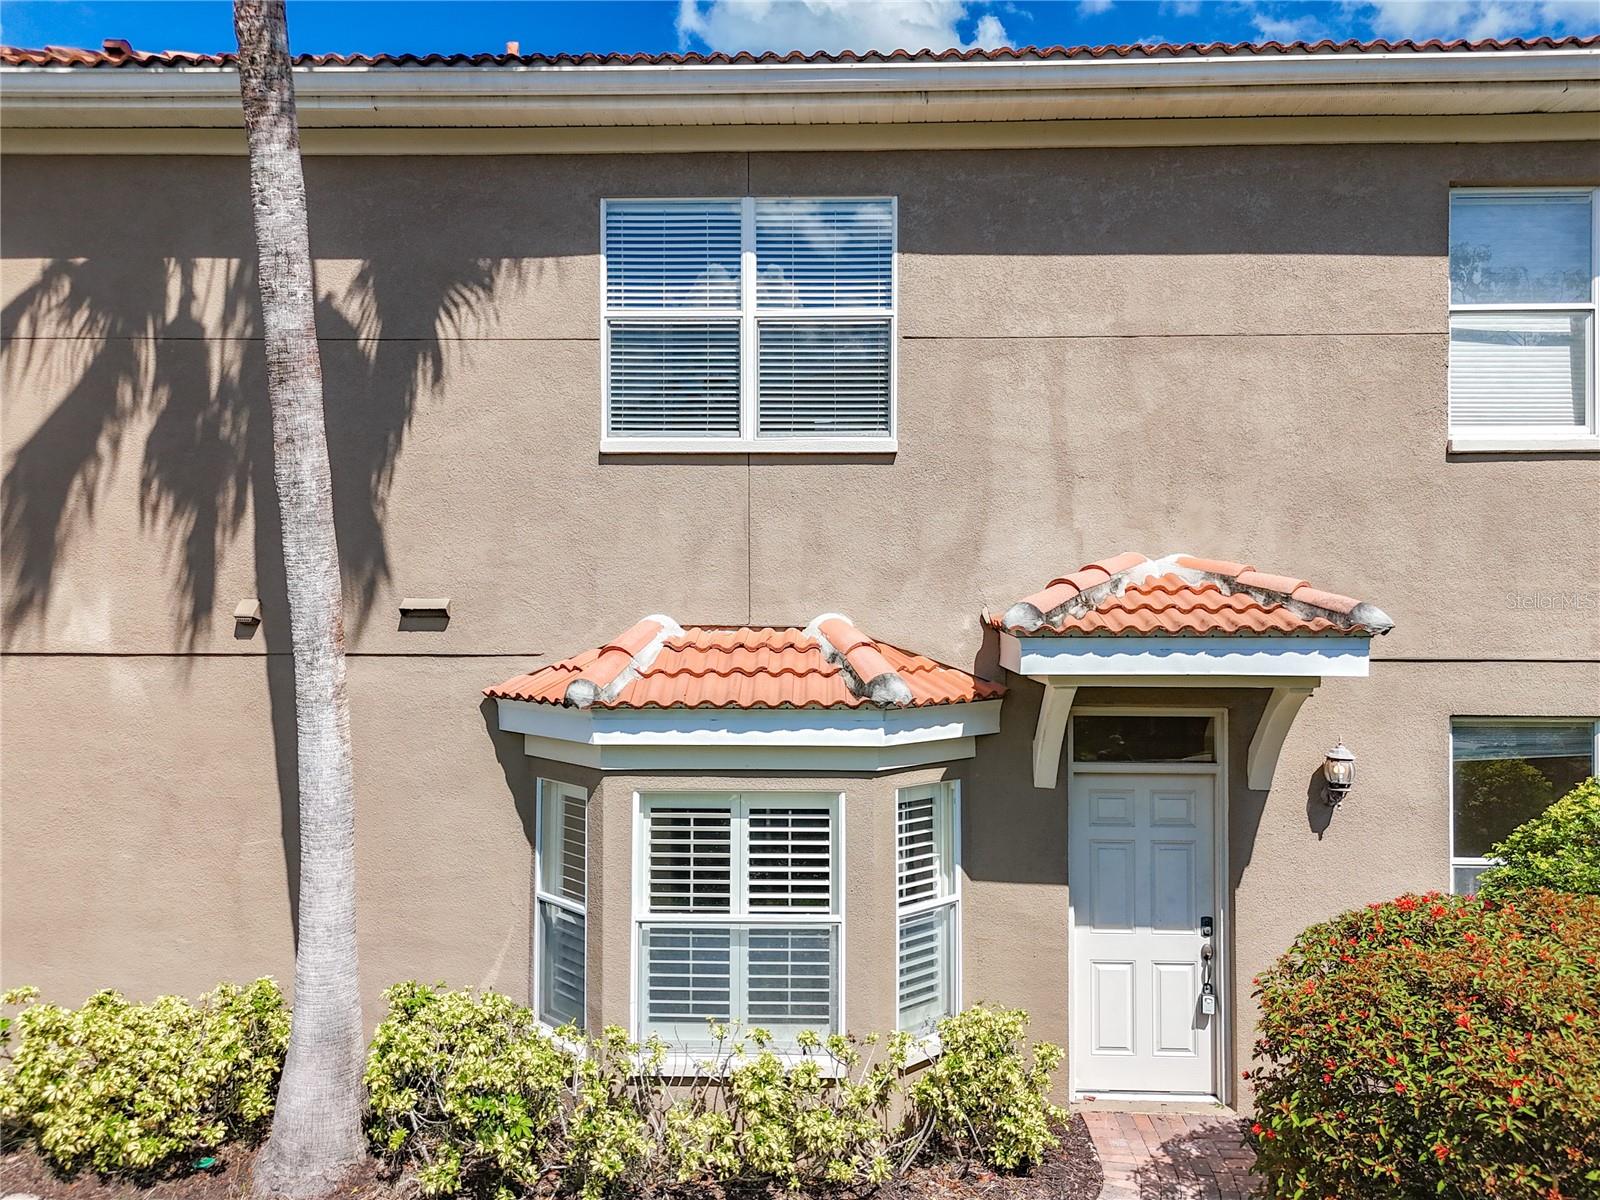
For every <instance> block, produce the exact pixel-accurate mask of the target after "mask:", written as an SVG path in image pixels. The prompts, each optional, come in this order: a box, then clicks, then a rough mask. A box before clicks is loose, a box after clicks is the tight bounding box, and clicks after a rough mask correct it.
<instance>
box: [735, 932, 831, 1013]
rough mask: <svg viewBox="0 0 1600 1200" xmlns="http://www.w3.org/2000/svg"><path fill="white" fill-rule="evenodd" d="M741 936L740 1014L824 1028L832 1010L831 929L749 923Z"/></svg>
mask: <svg viewBox="0 0 1600 1200" xmlns="http://www.w3.org/2000/svg"><path fill="white" fill-rule="evenodd" d="M746 936H747V939H748V947H749V949H748V958H747V960H746V964H747V965H746V968H745V980H746V983H745V990H746V994H747V995H748V1001H747V1003H746V1005H745V1014H744V1015H745V1020H747V1021H748V1022H750V1024H752V1025H763V1026H773V1025H795V1026H799V1027H801V1028H823V1029H826V1028H827V1026H828V1019H829V1017H830V1016H831V1015H832V1011H833V993H834V979H833V969H834V957H835V956H834V952H833V939H834V931H833V930H832V929H831V928H827V927H805V926H801V927H799V928H794V929H789V928H781V929H775V928H772V927H770V926H765V925H755V926H752V927H751V928H750V929H749V930H748V932H747V935H746Z"/></svg>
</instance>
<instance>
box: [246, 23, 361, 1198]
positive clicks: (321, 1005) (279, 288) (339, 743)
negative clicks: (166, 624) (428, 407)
mask: <svg viewBox="0 0 1600 1200" xmlns="http://www.w3.org/2000/svg"><path fill="white" fill-rule="evenodd" d="M234 27H235V29H236V30H237V32H238V36H239V89H240V92H241V94H242V96H243V100H244V120H245V129H246V131H247V133H248V134H249V140H250V197H251V202H252V207H253V210H254V215H255V231H256V248H257V255H258V259H259V263H258V268H257V270H258V277H259V281H260V284H261V316H262V325H263V329H264V333H265V341H266V353H267V394H268V398H269V399H270V401H271V406H272V459H273V477H274V480H275V482H276V484H277V490H278V508H279V513H280V520H281V524H282V530H283V564H284V574H285V576H286V579H287V583H288V600H289V636H290V642H291V645H292V648H293V651H294V703H295V732H296V743H297V748H298V751H299V763H300V766H299V792H300V795H299V804H300V912H299V918H300V919H299V930H298V938H297V941H296V946H295V966H294V1025H293V1029H292V1032H291V1034H290V1037H289V1054H288V1059H287V1061H286V1063H285V1065H284V1072H283V1084H282V1087H281V1088H280V1089H279V1092H278V1106H277V1112H276V1114H275V1116H274V1118H273V1123H272V1136H271V1138H270V1140H269V1141H268V1143H267V1146H266V1149H265V1150H264V1151H263V1152H262V1153H261V1155H260V1157H259V1158H258V1160H257V1163H256V1171H255V1178H254V1183H253V1187H254V1191H255V1193H256V1195H257V1196H269V1195H271V1196H278V1195H287V1196H313V1195H317V1194H320V1193H323V1192H326V1191H328V1190H329V1189H330V1188H331V1187H332V1186H333V1185H334V1184H336V1183H337V1182H338V1179H339V1177H340V1176H341V1175H342V1174H343V1173H344V1172H345V1171H347V1170H348V1169H349V1168H350V1167H351V1166H352V1165H353V1164H354V1163H356V1162H358V1161H360V1159H361V1158H362V1156H363V1154H364V1153H365V1147H364V1145H363V1143H362V1138H361V1050H362V1033H363V1028H362V1021H361V990H360V980H359V978H358V975H357V969H356V922H355V915H356V904H355V789H354V780H353V771H352V767H351V754H350V707H349V697H348V696H347V694H346V689H345V663H344V600H343V596H342V594H341V588H340V580H339V556H338V549H337V546H336V544H335V540H334V527H333V492H332V487H331V480H330V475H329V468H328V441H327V430H326V427H325V424H324V419H323V407H322V363H321V360H320V358H319V356H318V353H317V334H316V326H315V322H314V306H313V299H314V297H313V291H312V279H311V248H310V243H309V238H308V235H307V229H306V188H305V176H304V174H303V173H302V170H301V164H300V131H299V126H298V122H297V120H296V117H295V107H294V80H293V77H292V76H291V74H290V70H289V65H290V64H289V47H288V32H287V26H286V23H285V18H284V6H283V3H282V0H237V2H236V3H235V4H234Z"/></svg>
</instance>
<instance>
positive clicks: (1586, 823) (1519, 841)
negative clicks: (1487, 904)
mask: <svg viewBox="0 0 1600 1200" xmlns="http://www.w3.org/2000/svg"><path fill="white" fill-rule="evenodd" d="M1489 856H1490V857H1491V858H1497V859H1499V860H1500V862H1501V864H1502V865H1500V866H1498V867H1491V868H1489V870H1487V871H1485V872H1484V873H1483V874H1482V875H1480V876H1479V877H1478V890H1479V892H1481V893H1483V894H1484V895H1487V896H1503V895H1506V894H1508V893H1510V892H1513V891H1516V890H1518V889H1519V888H1535V887H1545V888H1551V889H1553V890H1555V891H1558V892H1572V893H1575V894H1578V895H1583V896H1600V779H1586V780H1584V781H1583V782H1582V783H1580V784H1579V785H1578V786H1577V787H1575V788H1573V789H1572V790H1571V791H1570V792H1568V793H1567V794H1566V795H1565V796H1563V797H1561V799H1559V800H1557V801H1556V802H1555V803H1554V804H1552V805H1551V806H1550V807H1549V808H1547V809H1546V810H1545V811H1544V812H1543V813H1541V814H1540V815H1539V816H1537V817H1535V818H1534V819H1533V820H1531V821H1529V822H1527V823H1526V824H1525V825H1519V826H1518V827H1517V828H1516V829H1513V830H1512V831H1511V833H1509V834H1508V835H1507V836H1506V840H1505V841H1503V842H1501V843H1500V844H1499V845H1497V846H1495V847H1494V848H1493V849H1492V850H1490V851H1489Z"/></svg>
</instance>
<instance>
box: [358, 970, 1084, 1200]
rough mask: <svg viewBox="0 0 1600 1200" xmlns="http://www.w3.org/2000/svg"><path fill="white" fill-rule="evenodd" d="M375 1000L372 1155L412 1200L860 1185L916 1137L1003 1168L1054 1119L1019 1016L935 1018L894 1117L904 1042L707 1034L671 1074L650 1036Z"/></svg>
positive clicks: (517, 1014) (485, 1000) (453, 1000)
mask: <svg viewBox="0 0 1600 1200" xmlns="http://www.w3.org/2000/svg"><path fill="white" fill-rule="evenodd" d="M387 996H388V1000H389V1015H388V1016H387V1018H386V1019H385V1020H384V1022H383V1023H382V1024H381V1025H380V1026H379V1027H378V1032H377V1035H376V1037H375V1039H374V1041H373V1044H372V1051H371V1053H370V1055H369V1057H368V1060H367V1070H366V1082H367V1088H368V1092H369V1095H370V1105H371V1111H370V1116H369V1119H368V1123H367V1131H368V1135H369V1137H370V1138H371V1141H372V1144H373V1146H374V1147H375V1148H376V1149H377V1150H378V1152H379V1153H382V1154H385V1155H388V1156H389V1157H391V1158H392V1159H393V1160H395V1161H397V1162H400V1163H406V1164H415V1165H416V1167H417V1171H418V1181H419V1183H420V1185H421V1188H422V1191H423V1192H424V1193H425V1194H427V1195H449V1194H456V1193H466V1194H471V1195H484V1196H488V1195H494V1196H498V1197H509V1196H511V1195H515V1194H517V1193H519V1192H523V1191H527V1190H532V1189H535V1188H540V1187H543V1188H547V1189H554V1190H556V1191H561V1192H565V1193H569V1194H570V1193H576V1194H578V1195H581V1196H582V1197H584V1198H585V1200H598V1198H599V1197H602V1196H607V1195H615V1194H622V1193H633V1192H636V1191H639V1190H648V1189H650V1188H655V1187H661V1186H666V1185H669V1184H673V1183H676V1184H694V1183H706V1184H709V1183H722V1184H734V1183H760V1182H766V1181H771V1182H775V1183H777V1184H779V1185H781V1186H784V1187H789V1188H796V1189H813V1190H826V1189H828V1188H831V1187H841V1186H858V1187H859V1186H868V1185H871V1184H875V1183H881V1182H883V1181H884V1180H886V1179H888V1178H890V1177H891V1176H892V1175H894V1174H895V1173H897V1172H898V1171H899V1170H901V1169H903V1168H904V1167H905V1166H906V1165H907V1160H908V1158H909V1157H910V1156H911V1155H913V1154H914V1153H916V1152H917V1150H918V1149H919V1148H920V1147H922V1146H923V1145H924V1144H925V1143H926V1142H928V1141H930V1139H931V1141H932V1142H933V1143H934V1144H936V1145H939V1146H941V1147H943V1148H945V1149H948V1150H951V1151H954V1152H956V1153H961V1154H970V1155H973V1156H976V1157H981V1158H983V1159H984V1161H986V1162H988V1163H990V1164H991V1165H994V1166H999V1167H1004V1168H1007V1169H1014V1168H1016V1167H1018V1166H1020V1165H1021V1164H1022V1163H1024V1162H1026V1161H1030V1160H1033V1159H1037V1158H1038V1156H1039V1155H1040V1154H1041V1153H1042V1152H1043V1150H1044V1148H1045V1147H1046V1146H1047V1145H1048V1144H1050V1142H1051V1141H1052V1137H1051V1135H1050V1133H1049V1130H1048V1128H1047V1125H1048V1122H1049V1120H1050V1119H1051V1118H1054V1117H1057V1116H1060V1115H1061V1114H1060V1113H1059V1110H1056V1109H1055V1108H1053V1107H1052V1106H1050V1105H1049V1104H1047V1103H1046V1102H1045V1100H1044V1093H1045V1091H1046V1090H1047V1089H1048V1086H1049V1078H1048V1076H1049V1072H1050V1070H1051V1069H1052V1068H1053V1067H1054V1066H1055V1065H1056V1064H1057V1063H1058V1062H1059V1061H1060V1058H1061V1052H1060V1051H1059V1050H1056V1049H1054V1048H1053V1047H1040V1048H1039V1049H1038V1050H1037V1051H1036V1052H1035V1057H1034V1059H1033V1060H1032V1065H1031V1067H1030V1066H1029V1065H1028V1063H1027V1062H1025V1061H1024V1057H1023V1055H1022V1052H1021V1049H1020V1039H1021V1036H1022V1031H1023V1029H1024V1027H1025V1026H1026V1022H1027V1018H1026V1017H1025V1016H1024V1015H1023V1014H1022V1013H1012V1012H990V1011H988V1010H985V1009H981V1008H980V1009H972V1010H970V1011H969V1012H967V1013H964V1014H962V1015H961V1016H959V1017H956V1018H952V1020H951V1021H949V1022H946V1025H947V1027H948V1029H947V1031H944V1032H943V1036H944V1038H945V1043H944V1045H945V1052H946V1056H947V1058H949V1059H950V1060H951V1061H950V1064H949V1066H947V1067H944V1066H941V1065H940V1064H935V1065H934V1066H933V1067H931V1068H930V1069H929V1071H928V1072H927V1073H926V1074H925V1076H924V1079H923V1080H919V1081H918V1084H917V1085H916V1086H917V1088H919V1089H921V1090H920V1091H919V1092H918V1095H919V1096H920V1097H921V1100H920V1101H918V1102H916V1104H915V1111H914V1114H913V1119H912V1120H911V1121H909V1122H908V1121H904V1120H902V1117H901V1111H900V1110H901V1107H902V1105H901V1103H900V1102H901V1101H903V1100H905V1099H906V1097H905V1093H904V1090H903V1088H902V1084H901V1078H902V1074H903V1071H904V1069H905V1066H906V1060H907V1054H908V1049H909V1045H910V1041H911V1039H910V1038H909V1037H908V1036H906V1035H904V1034H892V1035H890V1036H888V1037H885V1038H880V1037H876V1036H874V1037H868V1038H865V1039H862V1040H861V1041H859V1042H858V1041H855V1040H853V1039H850V1038H847V1037H838V1036H835V1037H828V1038H821V1037H817V1036H815V1035H802V1036H801V1038H800V1044H799V1050H798V1053H796V1054H781V1055H780V1054H778V1053H777V1052H775V1051H774V1049H773V1047H772V1044H771V1042H772V1039H771V1036H770V1035H769V1034H768V1033H767V1032H765V1031H764V1030H760V1029H751V1030H749V1031H747V1032H745V1033H742V1034H736V1033H735V1032H734V1031H733V1030H732V1029H730V1028H729V1027H725V1026H716V1025H713V1026H711V1032H712V1035H713V1040H714V1046H713V1048H712V1049H711V1050H710V1051H709V1052H708V1053H707V1054H706V1055H705V1056H704V1057H703V1058H701V1059H699V1060H697V1061H695V1063H694V1064H693V1065H692V1066H690V1067H684V1066H683V1064H681V1063H674V1064H673V1065H672V1069H669V1067H668V1064H667V1048H666V1046H665V1045H664V1044H662V1043H661V1042H660V1041H658V1040H655V1039H652V1040H651V1041H649V1042H646V1043H644V1044H640V1043H637V1042H633V1041H630V1040H629V1039H628V1037H627V1036H626V1034H625V1033H624V1031H623V1030H621V1029H616V1028H608V1029H606V1030H605V1031H604V1032H602V1033H601V1034H600V1035H599V1036H596V1037H589V1038H585V1037H584V1036H583V1035H582V1034H580V1033H578V1032H577V1031H576V1030H574V1029H570V1028H568V1029H563V1030H559V1031H557V1035H556V1036H552V1035H551V1034H550V1033H549V1032H547V1031H545V1030H544V1029H542V1028H541V1027H540V1026H539V1024H538V1022H537V1020H536V1019H535V1017H534V1014H533V1012H532V1011H531V1010H530V1009H528V1008H525V1007H523V1006H522V1005H520V1004H516V1003H514V1002H512V1001H511V1000H508V999H507V998H506V997H504V996H500V995H496V994H494V993H492V992H482V993H473V992H453V991H449V990H447V989H445V988H442V987H427V986H424V985H421V984H417V983H404V984H399V985H397V986H395V987H392V988H390V989H389V991H388V993H387ZM935 1081H936V1082H935Z"/></svg>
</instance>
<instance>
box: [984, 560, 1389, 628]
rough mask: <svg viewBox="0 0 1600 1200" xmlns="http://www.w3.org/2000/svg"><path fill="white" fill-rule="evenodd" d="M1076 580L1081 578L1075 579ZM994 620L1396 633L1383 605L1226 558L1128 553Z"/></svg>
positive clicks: (1017, 624) (1001, 624)
mask: <svg viewBox="0 0 1600 1200" xmlns="http://www.w3.org/2000/svg"><path fill="white" fill-rule="evenodd" d="M1074 581H1076V582H1074ZM988 621H989V623H990V624H991V625H993V626H995V627H996V628H998V629H1002V630H1005V631H1006V632H1009V633H1014V634H1026V635H1031V636H1034V637H1040V636H1050V635H1052V634H1069V635H1080V636H1081V635H1107V636H1114V635H1132V636H1143V635H1173V634H1177V635H1196V636H1204V635H1213V634H1214V635H1228V634H1235V635H1245V636H1249V635H1258V634H1310V635H1315V634H1335V635H1343V636H1350V635H1352V634H1354V635H1357V636H1363V637H1370V636H1372V635H1374V634H1383V633H1388V632H1389V630H1390V629H1391V628H1393V627H1394V622H1393V621H1391V620H1390V619H1389V617H1388V616H1387V615H1386V614H1385V613H1384V612H1383V611H1382V610H1381V609H1378V608H1375V607H1374V606H1372V605H1370V604H1364V603H1362V602H1361V601H1359V600H1355V599H1352V598H1351V597H1349V596H1341V595H1339V594H1337V593H1335V592H1325V591H1322V590H1320V589H1318V588H1313V587H1312V586H1310V585H1309V584H1308V583H1306V582H1305V581H1304V580H1302V579H1295V578H1293V577H1292V576H1288V575H1272V574H1267V573H1264V572H1260V571H1257V570H1256V569H1255V568H1254V567H1251V566H1247V565H1244V564H1242V563H1236V562H1229V561H1226V560H1224V559H1213V558H1196V557H1193V556H1191V555H1187V554H1174V555H1169V556H1167V557H1166V558H1162V559H1157V560H1151V559H1147V558H1145V557H1144V556H1143V555H1141V554H1119V555H1118V556H1117V557H1115V558H1112V559H1107V560H1104V561H1103V562H1099V563H1091V564H1090V565H1089V566H1088V567H1085V568H1083V569H1081V570H1079V571H1077V572H1075V573H1074V574H1073V575H1069V576H1066V577H1064V578H1062V579H1057V580H1054V581H1052V582H1051V583H1050V584H1049V585H1048V586H1047V587H1045V588H1044V589H1043V590H1041V591H1038V592H1035V593H1034V594H1033V595H1031V596H1028V597H1026V598H1024V599H1022V600H1019V601H1018V602H1017V603H1015V604H1013V605H1012V606H1011V607H1010V608H1009V609H1007V610H1006V611H1005V613H1004V614H1003V615H1001V616H990V617H989V618H988Z"/></svg>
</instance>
